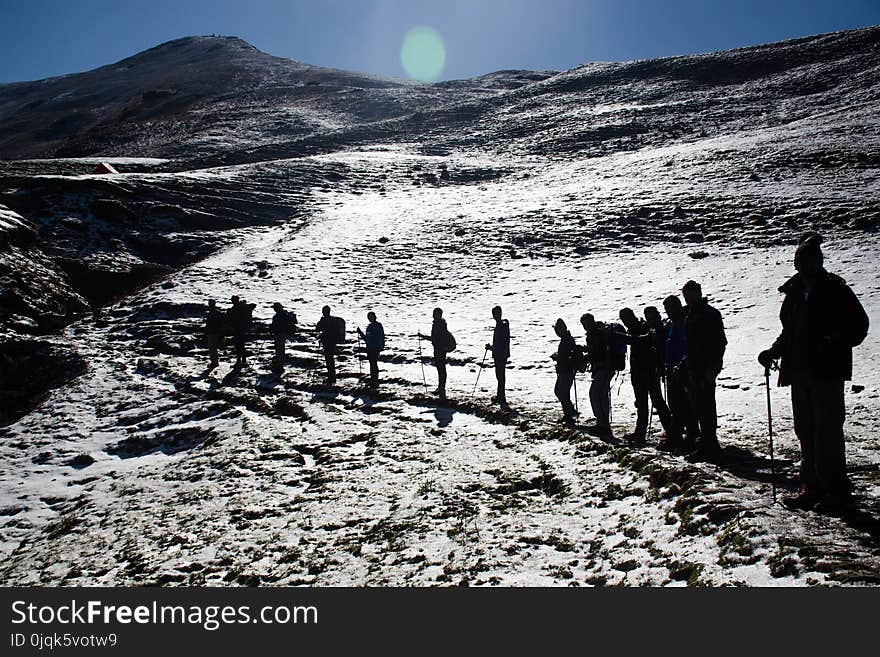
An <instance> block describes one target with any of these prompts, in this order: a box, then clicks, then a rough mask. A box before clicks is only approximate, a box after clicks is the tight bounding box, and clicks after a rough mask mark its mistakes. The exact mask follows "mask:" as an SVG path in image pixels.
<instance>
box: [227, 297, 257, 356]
mask: <svg viewBox="0 0 880 657" xmlns="http://www.w3.org/2000/svg"><path fill="white" fill-rule="evenodd" d="M231 301H232V307H231V308H230V309H229V311H228V318H229V325H230V328H231V330H232V344H233V346H234V347H235V367H237V368H240V367H247V336H248V333H249V332H250V330H251V324H252V323H253V312H254V308H256V305H255V304H252V303H248V302H247V301H245V300H244V299H240V298H239V297H238V296H233V297H232V299H231Z"/></svg>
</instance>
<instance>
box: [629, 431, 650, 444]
mask: <svg viewBox="0 0 880 657" xmlns="http://www.w3.org/2000/svg"><path fill="white" fill-rule="evenodd" d="M623 439H624V440H625V441H626V442H628V443H630V444H631V445H644V444H645V443H646V441H645V434H643V433H638V432H634V433H628V434H626V435H625V436H624V437H623Z"/></svg>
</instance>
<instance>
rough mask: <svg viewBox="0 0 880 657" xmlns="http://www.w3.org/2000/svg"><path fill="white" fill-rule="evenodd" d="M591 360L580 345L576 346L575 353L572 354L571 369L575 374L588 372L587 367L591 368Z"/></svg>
mask: <svg viewBox="0 0 880 657" xmlns="http://www.w3.org/2000/svg"><path fill="white" fill-rule="evenodd" d="M589 363H590V361H589V359H588V358H587V351H586V349H584V348H583V347H581V346H580V345H578V344H576V345H575V346H574V351H573V352H572V354H571V367H572V369H573V370H574V371H575V372H581V373H583V372H586V371H587V367H588V366H589Z"/></svg>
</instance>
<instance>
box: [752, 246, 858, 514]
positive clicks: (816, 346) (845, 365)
mask: <svg viewBox="0 0 880 657" xmlns="http://www.w3.org/2000/svg"><path fill="white" fill-rule="evenodd" d="M821 244H822V238H821V236H820V235H819V234H818V233H815V232H811V233H807V234H806V235H804V236H802V237H801V239H800V241H799V244H798V247H797V249H796V251H795V255H794V268H795V269H796V270H797V273H796V274H795V275H794V276H792V277H791V278H790V279H789V280H788V281H786V282H785V283H784V284H783V285H782V287H780V288H779V291H780V292H782V293H783V294H784V295H785V299H784V300H783V302H782V308H781V310H780V313H779V319H780V321H781V323H782V332H781V333H780V334H779V337H778V338H776V341H775V342H774V343H773V345H772V346H771V347H770V348H769V349H766V350H764V351H762V352H761V353H760V354H759V355H758V362H759V363H760V364H761V365H762V366H763V367H764V368H765V372H767V375H766V376H767V381H768V383H769V369H770V367H771V365H773V362H774V361H775V360H776V359H781V362H780V365H779V385H780V386H788V385H790V386H791V407H792V415H793V421H794V431H795V434H796V435H797V437H798V441H799V442H800V447H801V464H800V492H799V493H798V495H796V496H793V497H787V498H785V499H783V504H784V505H785V506H786V507H788V508H789V509H802V510H807V509H815V510H817V511H821V512H825V513H836V512H841V511H846V510H847V509H848V508H850V507H851V506H852V504H853V497H852V484H851V482H850V480H849V477H848V476H847V473H846V448H845V443H844V432H843V425H844V422H845V421H846V407H845V405H844V396H843V395H844V382H845V381H848V380H850V379H851V378H852V350H853V347H856V346H858V345H859V344H861V343H862V341H863V340H864V339H865V336H866V335H867V334H868V325H869V320H868V315H867V314H866V313H865V309H864V308H863V307H862V304H861V303H860V302H859V300H858V298H857V297H856V295H855V293H854V292H853V291H852V288H850V287H849V286H848V285H847V284H846V282H845V281H844V280H843V279H842V278H840V277H839V276H836V275H834V274H831V273H829V272H828V271H826V270H825V267H824V255H823V253H822V248H821ZM768 399H769V397H768Z"/></svg>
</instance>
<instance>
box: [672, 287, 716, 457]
mask: <svg viewBox="0 0 880 657" xmlns="http://www.w3.org/2000/svg"><path fill="white" fill-rule="evenodd" d="M681 292H682V296H683V297H684V300H685V303H686V304H687V311H686V313H685V320H684V350H685V362H686V366H687V373H688V389H689V390H690V393H691V403H692V404H693V408H694V414H695V415H696V417H697V423H698V425H699V428H700V438H699V441H698V443H697V449H696V450H695V451H694V452H692V453H691V454H690V455H689V456H688V458H689V459H690V460H692V461H709V462H713V461H716V460H717V459H718V457H719V456H720V454H721V446H720V445H719V444H718V411H717V407H716V405H715V381H716V379H717V378H718V375H719V374H720V373H721V368H722V367H723V366H724V351H725V349H726V348H727V336H725V334H724V322H723V321H722V319H721V313H720V312H718V311H717V310H716V309H715V308H713V307H712V306H710V305H709V302H708V301H707V300H706V299H705V298H704V297H703V290H702V288H701V287H700V284H699V283H697V282H696V281H688V282H687V283H685V284H684V287H683V288H682V289H681Z"/></svg>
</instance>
